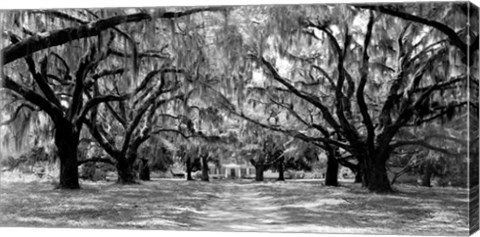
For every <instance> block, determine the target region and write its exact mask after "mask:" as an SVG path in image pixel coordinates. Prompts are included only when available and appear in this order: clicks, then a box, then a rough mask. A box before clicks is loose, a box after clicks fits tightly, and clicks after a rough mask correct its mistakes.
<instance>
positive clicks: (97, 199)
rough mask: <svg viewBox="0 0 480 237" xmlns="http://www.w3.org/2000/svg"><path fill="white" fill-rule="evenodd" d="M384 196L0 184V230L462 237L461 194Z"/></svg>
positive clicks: (293, 189) (158, 184)
mask: <svg viewBox="0 0 480 237" xmlns="http://www.w3.org/2000/svg"><path fill="white" fill-rule="evenodd" d="M396 188H397V190H398V191H399V192H398V193H396V194H392V195H377V194H370V193H368V192H367V191H365V190H364V189H362V188H360V187H359V185H356V184H350V183H344V184H342V187H325V186H324V185H323V184H322V183H321V182H320V181H287V182H262V183H255V182H253V181H251V180H245V181H216V180H214V181H212V182H209V183H203V182H200V181H192V182H187V181H184V180H154V181H151V182H144V183H142V184H141V185H130V186H121V185H117V184H113V183H111V182H110V183H109V182H97V183H92V182H83V183H82V189H81V190H76V191H64V190H55V189H53V186H52V185H51V184H49V183H47V182H43V183H42V182H29V183H20V182H17V183H15V182H2V183H1V185H0V225H2V226H35V227H89V228H146V229H163V230H219V231H220V230H221V231H259V232H260V231H269V232H316V233H318V232H322V233H367V234H373V233H375V234H415V235H420V234H428V235H438V234H439V235H467V234H468V226H467V223H468V219H467V218H468V196H467V190H466V189H458V188H421V187H414V186H396Z"/></svg>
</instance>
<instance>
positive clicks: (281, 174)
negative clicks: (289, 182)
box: [277, 162, 285, 181]
mask: <svg viewBox="0 0 480 237" xmlns="http://www.w3.org/2000/svg"><path fill="white" fill-rule="evenodd" d="M284 168H285V167H284V165H283V162H278V168H277V169H278V181H285V176H284V171H285V170H284Z"/></svg>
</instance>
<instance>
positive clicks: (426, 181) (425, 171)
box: [420, 161, 433, 187]
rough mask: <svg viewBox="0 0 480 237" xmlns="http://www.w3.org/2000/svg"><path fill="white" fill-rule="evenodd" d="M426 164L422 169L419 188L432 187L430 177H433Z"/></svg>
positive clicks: (429, 166) (428, 165)
mask: <svg viewBox="0 0 480 237" xmlns="http://www.w3.org/2000/svg"><path fill="white" fill-rule="evenodd" d="M426 162H427V164H425V165H424V167H423V175H422V181H421V183H420V186H424V187H432V183H431V180H432V175H433V172H432V167H431V165H430V164H429V163H428V161H426Z"/></svg>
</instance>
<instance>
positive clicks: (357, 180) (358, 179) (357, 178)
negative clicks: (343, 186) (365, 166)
mask: <svg viewBox="0 0 480 237" xmlns="http://www.w3.org/2000/svg"><path fill="white" fill-rule="evenodd" d="M362 176H363V175H362V170H361V169H360V167H358V168H357V170H356V171H355V181H354V182H355V183H362Z"/></svg>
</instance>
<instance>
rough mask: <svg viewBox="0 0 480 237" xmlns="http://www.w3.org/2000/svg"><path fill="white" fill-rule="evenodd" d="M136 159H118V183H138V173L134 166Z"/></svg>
mask: <svg viewBox="0 0 480 237" xmlns="http://www.w3.org/2000/svg"><path fill="white" fill-rule="evenodd" d="M134 161H135V159H125V158H120V159H117V174H118V179H117V183H120V184H137V183H138V182H137V181H136V173H135V169H134V168H133V163H134Z"/></svg>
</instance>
